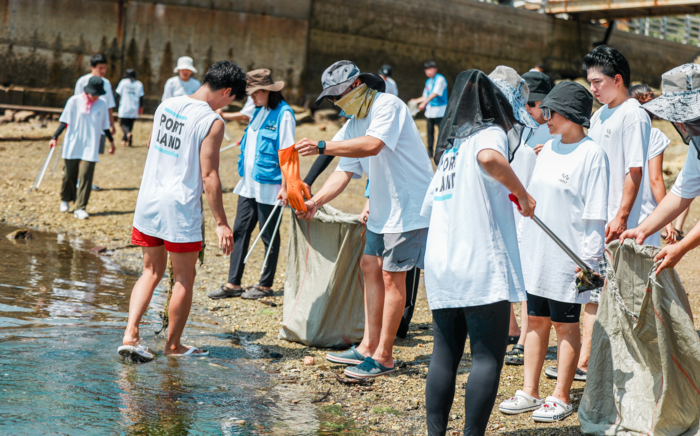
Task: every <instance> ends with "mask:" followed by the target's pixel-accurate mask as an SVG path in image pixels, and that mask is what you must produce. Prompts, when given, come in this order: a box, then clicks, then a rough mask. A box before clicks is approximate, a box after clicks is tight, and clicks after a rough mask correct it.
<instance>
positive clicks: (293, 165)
mask: <svg viewBox="0 0 700 436" xmlns="http://www.w3.org/2000/svg"><path fill="white" fill-rule="evenodd" d="M278 153H279V158H280V168H281V169H282V174H284V178H285V179H286V180H287V197H288V201H289V205H290V206H292V207H293V208H294V209H296V210H300V211H303V212H306V204H304V196H306V199H307V200H308V199H311V193H310V192H309V189H308V188H307V187H306V185H305V184H304V182H302V181H301V176H300V175H299V152H298V151H296V149H295V148H294V146H291V147H288V148H285V149H284V150H280V151H278Z"/></svg>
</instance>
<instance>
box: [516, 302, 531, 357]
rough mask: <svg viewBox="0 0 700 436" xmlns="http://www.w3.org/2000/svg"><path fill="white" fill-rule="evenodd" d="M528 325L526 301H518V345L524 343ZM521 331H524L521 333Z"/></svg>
mask: <svg viewBox="0 0 700 436" xmlns="http://www.w3.org/2000/svg"><path fill="white" fill-rule="evenodd" d="M529 326H530V317H529V316H528V315H527V301H523V302H522V303H520V339H518V345H523V346H524V345H525V338H526V337H527V329H528V327H529ZM522 332H525V334H523V333H522Z"/></svg>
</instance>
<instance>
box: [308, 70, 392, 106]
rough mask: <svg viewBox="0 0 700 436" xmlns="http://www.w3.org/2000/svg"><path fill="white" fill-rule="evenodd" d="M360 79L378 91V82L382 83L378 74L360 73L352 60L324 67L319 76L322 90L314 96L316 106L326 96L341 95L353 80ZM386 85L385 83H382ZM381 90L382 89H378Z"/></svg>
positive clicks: (382, 80)
mask: <svg viewBox="0 0 700 436" xmlns="http://www.w3.org/2000/svg"><path fill="white" fill-rule="evenodd" d="M357 79H360V80H361V81H362V82H363V83H365V84H367V87H369V88H372V89H376V90H378V91H379V89H378V87H379V85H380V83H379V82H382V83H384V79H382V78H381V77H380V76H379V75H378V74H374V73H361V72H360V69H359V68H357V65H355V64H354V63H353V62H350V61H338V62H336V63H334V64H333V65H331V66H330V67H328V68H326V71H324V72H323V75H322V76H321V85H322V86H323V91H322V92H321V94H319V96H318V97H316V106H318V105H320V104H321V102H322V101H323V99H324V98H326V97H338V96H340V95H342V94H343V93H344V92H345V91H347V89H348V88H349V87H350V85H352V84H353V83H354V82H355V80H357ZM384 86H385V87H386V85H384ZM380 92H383V91H380Z"/></svg>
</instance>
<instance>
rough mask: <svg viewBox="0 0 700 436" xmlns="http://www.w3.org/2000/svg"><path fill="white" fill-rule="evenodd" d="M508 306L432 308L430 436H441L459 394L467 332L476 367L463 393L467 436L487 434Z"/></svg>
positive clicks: (428, 387)
mask: <svg viewBox="0 0 700 436" xmlns="http://www.w3.org/2000/svg"><path fill="white" fill-rule="evenodd" d="M509 323H510V303H509V302H508V301H499V302H498V303H493V304H487V305H484V306H474V307H465V308H458V309H440V310H433V336H434V339H433V340H434V344H433V356H432V358H431V359H430V369H429V370H428V381H427V385H426V388H425V407H426V410H427V416H428V434H429V435H430V436H438V435H439V436H442V435H444V434H445V432H446V431H447V421H448V419H449V416H450V409H451V408H452V402H453V401H454V396H455V380H456V377H457V369H458V367H459V362H460V360H461V359H462V354H463V353H464V345H465V343H466V340H467V332H469V339H470V344H471V352H472V368H471V373H470V374H469V380H468V381H467V387H466V389H465V392H464V396H465V402H464V436H483V435H484V433H485V432H486V425H487V424H488V422H489V417H490V416H491V410H492V409H493V405H494V403H495V402H496V395H497V394H498V383H499V381H500V377H501V368H502V367H503V358H504V357H505V354H506V346H507V343H508V326H509Z"/></svg>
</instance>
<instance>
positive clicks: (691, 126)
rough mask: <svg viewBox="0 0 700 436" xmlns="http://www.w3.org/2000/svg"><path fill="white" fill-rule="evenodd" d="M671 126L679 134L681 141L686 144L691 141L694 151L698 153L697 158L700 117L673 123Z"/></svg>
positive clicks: (699, 139)
mask: <svg viewBox="0 0 700 436" xmlns="http://www.w3.org/2000/svg"><path fill="white" fill-rule="evenodd" d="M673 127H675V128H676V131H677V132H678V134H679V135H681V138H683V142H685V143H686V144H688V145H690V143H691V142H692V143H693V146H694V147H695V151H697V153H698V159H700V118H698V119H696V120H692V121H688V122H687V123H673Z"/></svg>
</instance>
